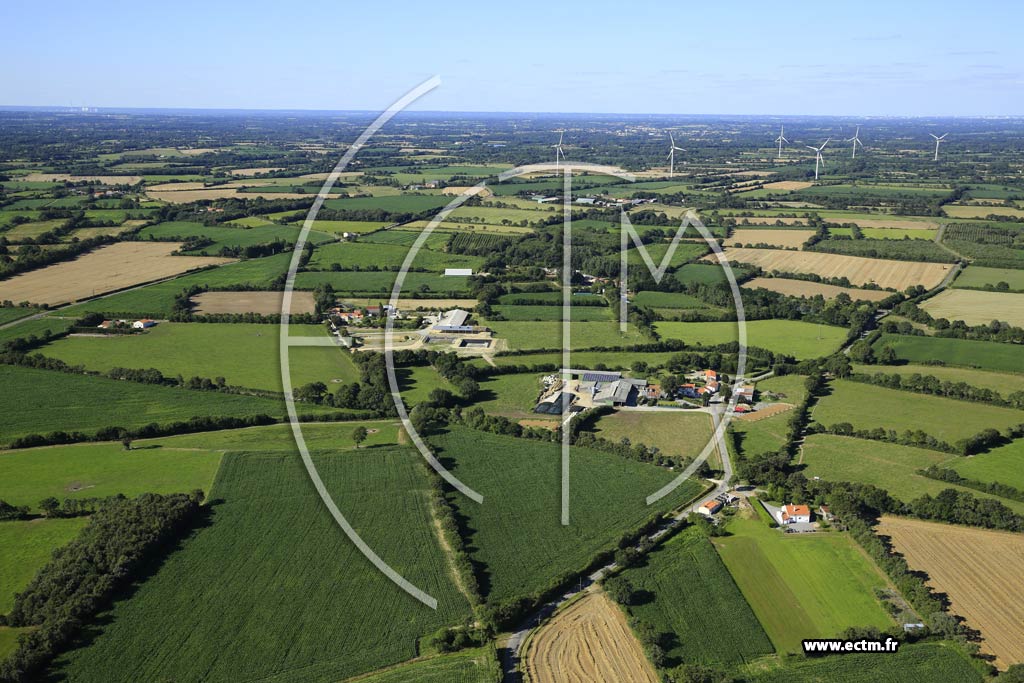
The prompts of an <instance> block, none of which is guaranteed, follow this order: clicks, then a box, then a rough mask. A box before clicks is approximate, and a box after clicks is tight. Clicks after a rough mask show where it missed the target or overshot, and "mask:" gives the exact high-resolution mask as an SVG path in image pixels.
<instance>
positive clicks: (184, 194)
mask: <svg viewBox="0 0 1024 683" xmlns="http://www.w3.org/2000/svg"><path fill="white" fill-rule="evenodd" d="M184 184H185V183H171V185H172V186H173V187H174V188H175V189H167V190H157V189H154V188H148V189H147V190H146V196H147V197H149V198H150V199H155V200H157V201H161V202H167V203H168V204H188V203H190V202H198V201H200V200H202V199H231V198H233V197H241V198H243V199H256V198H260V199H306V198H308V197H312V196H313V195H312V194H298V193H293V192H244V193H243V192H239V191H238V189H236V188H232V187H227V188H225V187H220V188H212V187H211V188H206V189H182V188H181V185H184ZM189 184H191V183H189Z"/></svg>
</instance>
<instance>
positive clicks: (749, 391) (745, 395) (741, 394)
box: [736, 384, 754, 403]
mask: <svg viewBox="0 0 1024 683" xmlns="http://www.w3.org/2000/svg"><path fill="white" fill-rule="evenodd" d="M736 398H738V399H739V400H741V401H746V402H747V403H753V402H754V385H753V384H744V385H743V386H741V387H740V388H739V389H737V390H736Z"/></svg>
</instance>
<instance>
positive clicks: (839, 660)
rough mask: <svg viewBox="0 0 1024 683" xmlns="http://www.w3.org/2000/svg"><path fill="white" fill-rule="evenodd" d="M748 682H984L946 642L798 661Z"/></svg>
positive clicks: (756, 675) (755, 675) (759, 673)
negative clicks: (878, 653)
mask: <svg viewBox="0 0 1024 683" xmlns="http://www.w3.org/2000/svg"><path fill="white" fill-rule="evenodd" d="M746 680H749V681H751V683H823V682H824V681H850V682H851V683H853V682H856V683H874V682H876V681H884V682H885V683H948V682H949V681H958V682H960V683H981V681H982V680H984V679H983V678H982V676H981V674H980V673H978V670H977V669H976V668H975V667H974V666H973V665H972V664H971V661H970V660H969V659H968V658H967V656H966V655H964V654H963V653H962V652H961V651H959V650H958V649H956V648H955V647H954V646H951V645H948V644H946V643H913V644H903V646H902V647H900V649H899V652H896V653H891V654H887V655H885V656H884V657H880V656H879V655H877V654H867V653H864V654H846V655H842V656H841V657H820V658H806V659H805V658H800V659H794V660H791V661H790V662H788V663H787V664H786V666H783V667H780V668H775V669H767V670H766V669H763V668H762V669H760V670H759V671H754V672H753V673H751V675H750V676H749V677H748V678H746Z"/></svg>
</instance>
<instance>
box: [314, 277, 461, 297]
mask: <svg viewBox="0 0 1024 683" xmlns="http://www.w3.org/2000/svg"><path fill="white" fill-rule="evenodd" d="M396 275H397V273H394V272H390V271H383V272H375V271H363V272H358V271H340V272H331V271H319V272H318V271H307V272H302V273H299V274H298V275H296V277H295V288H296V289H315V288H316V286H317V285H320V284H329V285H331V286H332V287H334V290H335V291H336V292H339V293H346V292H351V293H373V294H380V295H385V296H390V294H391V289H392V288H393V287H394V286H395V277H396ZM467 291H469V278H465V277H445V276H444V275H441V274H440V273H407V274H406V276H405V280H404V282H403V286H402V292H403V293H405V294H408V293H410V292H420V293H423V294H426V293H427V292H432V293H434V294H447V293H449V292H450V293H452V294H456V295H461V294H464V293H465V292H467Z"/></svg>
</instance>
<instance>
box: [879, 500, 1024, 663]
mask: <svg viewBox="0 0 1024 683" xmlns="http://www.w3.org/2000/svg"><path fill="white" fill-rule="evenodd" d="M878 533H879V534H882V535H883V536H889V537H890V538H892V543H893V547H894V548H895V549H896V551H897V552H899V553H902V554H903V555H904V557H906V559H907V563H908V564H909V565H910V568H911V569H914V570H919V571H924V572H926V573H927V574H928V577H929V580H928V583H929V585H931V586H932V587H933V588H934V589H935V590H937V591H938V592H940V593H946V594H947V595H948V596H949V600H950V603H951V608H952V611H953V612H954V613H955V614H959V615H960V616H962V617H963V618H964V619H966V620H967V625H968V626H970V627H971V628H975V629H977V630H978V631H980V632H981V635H982V638H983V640H982V643H981V647H982V650H983V651H985V652H988V653H990V654H993V655H995V657H996V665H997V666H998V667H999V668H1001V669H1005V668H1006V667H1007V666H1009V665H1011V664H1020V663H1024V593H1022V592H1021V590H1020V576H1021V573H1024V536H1022V535H1020V534H1014V533H1010V532H1006V531H990V530H987V529H977V528H973V527H964V526H953V525H951V524H940V523H937V522H925V521H922V520H918V519H908V518H905V517H890V516H884V517H882V522H881V524H879V525H878Z"/></svg>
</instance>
